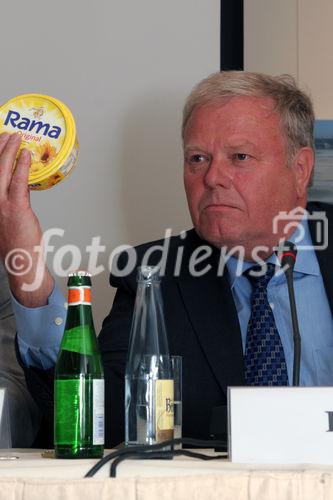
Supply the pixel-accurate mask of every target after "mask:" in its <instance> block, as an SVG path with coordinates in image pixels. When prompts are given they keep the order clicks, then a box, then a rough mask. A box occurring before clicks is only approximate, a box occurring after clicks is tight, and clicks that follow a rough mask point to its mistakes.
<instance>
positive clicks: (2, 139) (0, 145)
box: [0, 132, 10, 155]
mask: <svg viewBox="0 0 333 500" xmlns="http://www.w3.org/2000/svg"><path fill="white" fill-rule="evenodd" d="M9 137H10V134H8V133H7V132H4V133H2V134H0V155H1V153H2V151H3V149H4V147H5V146H6V144H7V142H8V139H9Z"/></svg>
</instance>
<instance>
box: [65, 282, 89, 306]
mask: <svg viewBox="0 0 333 500" xmlns="http://www.w3.org/2000/svg"><path fill="white" fill-rule="evenodd" d="M80 304H83V305H84V306H91V287H90V286H70V287H69V288H68V305H69V306H78V305H80Z"/></svg>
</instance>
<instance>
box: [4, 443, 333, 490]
mask: <svg viewBox="0 0 333 500" xmlns="http://www.w3.org/2000/svg"><path fill="white" fill-rule="evenodd" d="M0 455H2V456H3V455H5V456H17V457H19V458H18V459H16V460H1V461H0V500H39V499H40V500H45V499H47V498H50V499H52V500H58V499H59V500H67V499H68V500H76V499H78V500H86V499H101V500H104V499H105V500H106V499H108V500H110V499H121V500H146V499H152V500H156V499H157V500H170V499H172V500H178V499H181V500H183V499H188V500H192V499H195V500H201V499H202V500H207V499H214V500H215V499H219V500H238V499H239V500H281V499H286V500H289V499H290V500H296V499H297V500H321V499H323V500H324V499H325V500H326V499H327V500H328V499H330V500H331V499H333V466H332V467H331V466H323V467H320V466H311V465H304V466H302V465H299V466H288V467H287V466H274V467H272V466H269V467H268V466H260V465H258V466H251V467H250V466H246V465H237V464H232V463H230V462H228V461H227V460H223V461H222V460H214V461H211V462H202V461H197V460H194V459H190V458H182V457H177V458H175V459H174V460H144V461H140V460H127V461H125V462H123V463H122V464H120V465H119V468H118V472H117V478H116V479H111V478H109V477H108V475H109V466H104V468H103V469H102V470H101V471H99V472H98V474H97V475H96V476H95V478H92V479H82V478H83V476H84V474H85V473H86V472H87V471H88V470H89V469H90V468H91V467H92V466H93V465H94V464H95V463H96V461H95V460H56V459H47V458H42V457H41V453H40V452H39V451H36V450H34V451H33V452H32V451H29V450H26V451H24V450H10V451H9V452H8V450H0Z"/></svg>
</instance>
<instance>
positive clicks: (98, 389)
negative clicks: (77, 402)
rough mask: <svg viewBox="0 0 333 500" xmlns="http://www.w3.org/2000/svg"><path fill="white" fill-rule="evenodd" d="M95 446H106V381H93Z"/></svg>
mask: <svg viewBox="0 0 333 500" xmlns="http://www.w3.org/2000/svg"><path fill="white" fill-rule="evenodd" d="M93 401H94V402H93V444H104V380H103V379H95V380H94V381H93Z"/></svg>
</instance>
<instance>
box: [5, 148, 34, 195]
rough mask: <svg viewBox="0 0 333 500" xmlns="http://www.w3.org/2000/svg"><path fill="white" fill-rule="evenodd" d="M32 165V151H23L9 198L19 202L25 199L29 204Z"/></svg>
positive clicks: (10, 188) (12, 181)
mask: <svg viewBox="0 0 333 500" xmlns="http://www.w3.org/2000/svg"><path fill="white" fill-rule="evenodd" d="M30 164H31V155H30V151H28V150H27V149H22V151H21V154H20V156H19V158H18V160H17V163H16V167H15V171H14V173H13V175H12V180H11V182H10V186H9V191H8V196H9V198H10V199H12V200H13V199H17V200H18V201H22V200H23V199H25V200H27V201H28V202H29V189H28V180H29V170H30Z"/></svg>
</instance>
